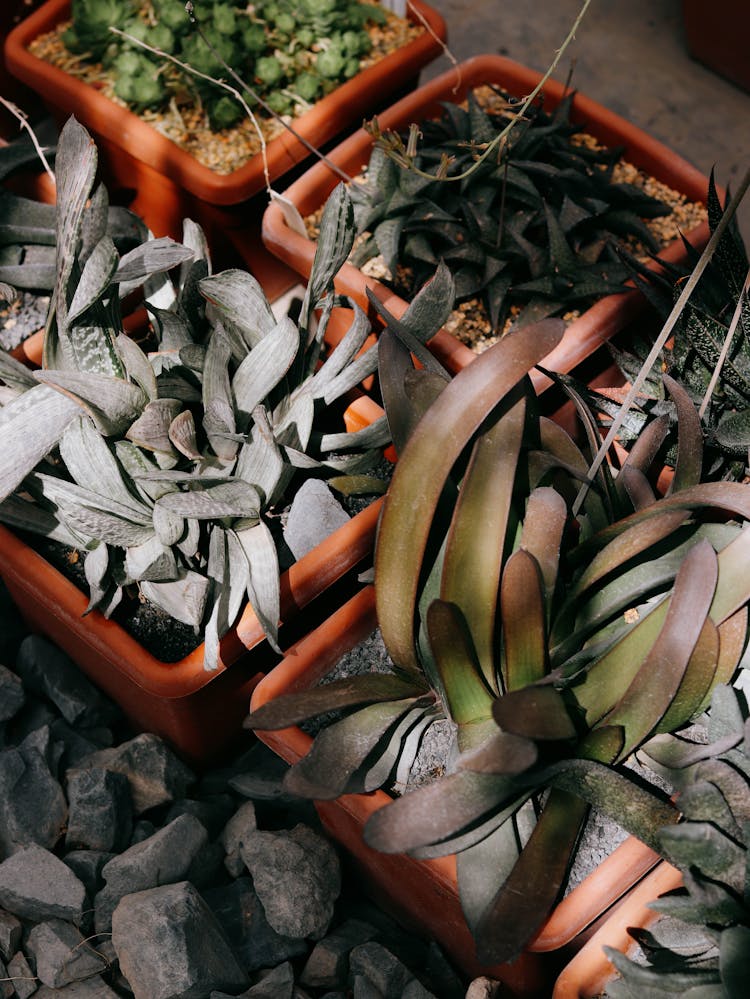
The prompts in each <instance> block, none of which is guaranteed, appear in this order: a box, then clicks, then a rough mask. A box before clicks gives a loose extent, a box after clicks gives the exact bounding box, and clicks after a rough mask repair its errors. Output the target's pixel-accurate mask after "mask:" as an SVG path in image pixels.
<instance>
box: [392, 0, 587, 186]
mask: <svg viewBox="0 0 750 999" xmlns="http://www.w3.org/2000/svg"><path fill="white" fill-rule="evenodd" d="M590 3H591V0H583V5H582V7H581V9H580V11H579V12H578V17H576V19H575V21H574V22H573V27H572V28H571V29H570V31H569V32H568V34H567V37H566V39H565V41H564V42H563V43H562V45H561V46H560V48H559V49H556V51H555V58H554V59H553V60H552V62H551V64H550V65H549V67H548V69H547V71H546V73H545V74H544V76H542V78H541V80H540V81H539V83H537V85H536V86H535V87H534V89H533V90H532V91H531V93H530V94H529V95H528V96H527V97H525V98H524V100H523V103H522V104H521V107H520V108H519V109H518V111H517V112H516V113H515V114H514V115H513V118H512V119H511V121H510V122H508V124H507V125H506V126H505V128H504V129H503V130H502V132H499V133H498V134H497V135H496V136H495V138H494V139H493V140H492V141H491V142H489V143H488V144H487V146H486V148H485V150H484V152H483V153H482V154H481V155H480V156H478V157H477V158H476V159H475V160H474V162H473V163H472V164H471V166H470V167H468V169H466V170H464V172H463V173H457V174H454V175H453V176H452V177H447V176H446V177H439V178H436V177H435V174H432V173H427V172H425V171H424V170H420V169H419V167H417V166H415V165H414V163H413V162H409V161H407V162H403V163H402V165H403V166H404V167H405V168H406V169H408V170H411V171H412V172H413V173H415V174H417V176H419V177H424V178H425V179H426V180H435V179H440V180H443V181H458V180H465V179H466V178H467V177H470V176H471V175H472V174H473V173H474V171H475V170H478V169H479V167H480V165H481V164H482V163H483V162H484V161H485V160H486V159H487V158H488V157H489V156H491V155H492V153H493V152H494V151H495V150H496V149H497V147H498V146H499V145H500V143H501V142H503V141H504V139H505V138H506V136H507V135H509V133H510V132H511V130H512V129H513V128H515V126H516V124H517V123H518V122H519V121H520V120H521V119H522V118H523V117H524V115H525V114H526V112H527V111H528V110H529V108H530V107H531V105H532V104H533V103H534V101H535V100H536V98H537V96H538V94H539V92H540V91H541V89H542V88H543V87H544V85H545V83H546V82H547V80H549V78H550V76H552V74H553V73H554V72H555V70H556V69H557V64H558V63H559V62H560V59H561V58H562V55H563V53H564V52H565V50H566V49H567V47H568V45H570V43H571V42H572V41H573V38H574V37H575V33H576V31H577V30H578V26H579V25H580V23H581V21H582V20H583V16H584V14H585V13H586V11H587V10H588V7H589V4H590ZM382 148H384V149H385V151H386V152H387V153H390V148H389V147H388V146H387V145H383V146H382Z"/></svg>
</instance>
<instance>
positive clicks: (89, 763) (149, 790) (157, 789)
mask: <svg viewBox="0 0 750 999" xmlns="http://www.w3.org/2000/svg"><path fill="white" fill-rule="evenodd" d="M79 767H81V768H84V767H102V768H104V769H105V770H113V771H115V772H116V773H121V774H125V776H126V777H127V778H128V780H129V781H130V793H131V795H132V798H133V809H134V812H135V814H136V815H140V814H141V812H145V811H147V810H148V809H149V808H155V807H156V806H157V805H163V804H165V803H166V802H169V801H174V800H176V799H178V798H184V797H185V795H186V792H187V789H188V788H189V787H190V785H191V784H192V783H193V781H194V780H195V775H194V774H193V772H192V770H190V769H189V768H188V767H186V766H185V764H184V763H183V762H182V761H181V760H179V759H178V758H177V757H176V756H175V754H174V753H173V752H172V750H171V749H170V748H169V747H168V746H167V744H166V743H165V742H164V741H163V740H162V739H160V738H159V737H158V736H157V735H151V734H149V733H144V734H143V735H137V736H136V737H135V738H134V739H130V741H129V742H123V743H121V744H120V745H119V746H113V747H111V748H109V749H101V750H99V752H96V753H92V754H91V756H88V757H86V758H85V759H83V760H81V761H80V763H79Z"/></svg>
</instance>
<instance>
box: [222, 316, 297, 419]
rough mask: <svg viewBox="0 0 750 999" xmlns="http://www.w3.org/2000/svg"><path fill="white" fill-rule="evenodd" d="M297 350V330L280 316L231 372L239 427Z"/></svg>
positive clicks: (281, 375)
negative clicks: (280, 318)
mask: <svg viewBox="0 0 750 999" xmlns="http://www.w3.org/2000/svg"><path fill="white" fill-rule="evenodd" d="M298 349H299V330H298V329H297V327H296V326H295V324H294V323H293V322H292V321H291V319H289V318H288V317H287V318H286V319H283V320H282V321H281V322H280V323H279V324H278V326H275V327H274V328H273V329H272V330H270V331H269V332H268V333H267V334H266V336H265V337H264V338H263V339H262V340H261V341H260V343H259V344H257V345H256V346H255V347H253V349H252V350H251V351H250V353H249V354H248V355H247V357H246V358H245V359H244V361H243V362H242V364H240V366H239V368H237V371H236V372H235V374H234V378H233V379H232V389H233V392H234V399H235V406H236V409H237V413H238V416H239V417H240V426H241V427H246V426H247V424H248V422H249V419H250V414H251V413H252V411H253V410H254V409H255V407H256V406H258V405H259V404H260V403H261V402H263V400H264V399H265V398H266V396H268V394H269V393H270V392H271V391H272V389H274V388H275V387H276V386H277V385H278V384H279V382H280V381H281V380H282V379H283V378H284V376H285V375H286V373H287V371H288V370H289V368H290V367H291V364H292V361H293V360H294V358H295V356H296V354H297V351H298Z"/></svg>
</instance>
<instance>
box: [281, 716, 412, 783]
mask: <svg viewBox="0 0 750 999" xmlns="http://www.w3.org/2000/svg"><path fill="white" fill-rule="evenodd" d="M414 704H415V699H414V698H406V699H404V700H400V701H384V702H381V703H379V704H371V705H369V706H367V707H364V708H361V709H360V710H359V711H357V712H355V713H354V714H352V715H348V716H347V717H346V718H343V719H342V720H341V721H339V722H335V723H334V724H333V725H330V726H329V727H328V728H325V729H323V731H322V732H319V733H318V736H317V737H316V739H315V742H314V743H313V744H312V748H311V749H310V751H309V753H308V754H307V755H306V756H303V757H302V759H301V760H300V761H299V763H297V764H295V765H294V766H293V767H292V768H291V770H289V772H288V773H287V775H286V777H285V778H284V787H285V789H286V790H287V791H289V792H291V793H293V794H299V795H302V796H304V797H310V798H315V799H317V800H320V801H328V800H331V799H333V798H337V797H339V795H341V794H344V793H346V792H347V791H348V789H349V788H350V787H351V788H352V790H355V789H356V790H360V789H361V788H360V787H359V786H358V785H359V781H358V780H357V772H358V770H359V769H360V768H361V767H362V765H363V764H364V762H365V760H366V759H367V757H368V756H369V755H370V753H371V752H373V751H374V750H375V749H376V747H377V746H378V743H380V741H381V739H383V737H384V736H386V734H387V733H388V732H389V731H390V730H391V729H393V728H395V727H396V726H397V725H398V723H399V721H400V720H401V719H402V718H403V716H404V715H405V714H406V713H408V712H409V711H410V710H411V708H412V707H413V706H414Z"/></svg>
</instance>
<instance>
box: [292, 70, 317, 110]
mask: <svg viewBox="0 0 750 999" xmlns="http://www.w3.org/2000/svg"><path fill="white" fill-rule="evenodd" d="M321 86H322V85H321V80H320V77H318V76H315V75H314V74H313V73H300V74H299V76H298V77H297V78H296V79H295V81H294V83H293V84H292V85H291V89H292V90H293V92H294V93H295V94H296V95H297V96H298V97H301V98H302V100H303V101H307V102H308V103H312V102H313V101H315V100H316V99H317V98H318V97H319V96H320V91H321Z"/></svg>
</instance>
